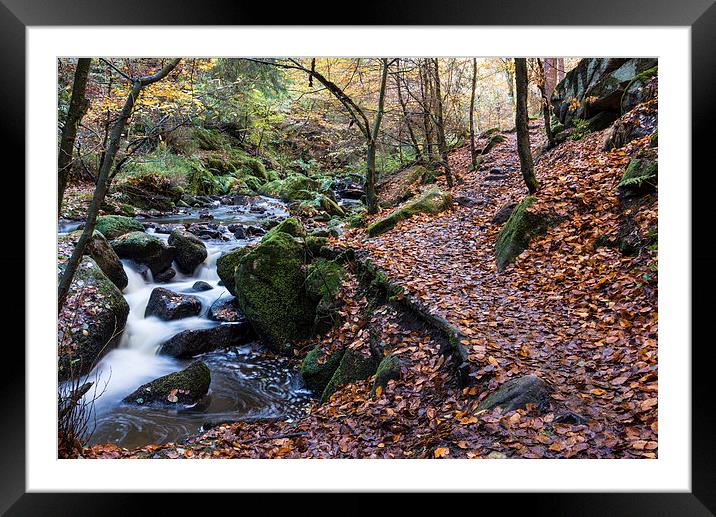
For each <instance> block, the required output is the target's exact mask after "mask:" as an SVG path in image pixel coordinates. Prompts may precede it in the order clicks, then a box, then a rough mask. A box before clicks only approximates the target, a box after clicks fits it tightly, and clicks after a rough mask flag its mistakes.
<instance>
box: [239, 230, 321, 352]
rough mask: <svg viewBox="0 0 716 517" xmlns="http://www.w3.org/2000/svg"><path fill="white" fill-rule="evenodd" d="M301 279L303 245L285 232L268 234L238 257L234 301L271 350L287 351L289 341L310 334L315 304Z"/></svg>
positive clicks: (303, 273)
mask: <svg viewBox="0 0 716 517" xmlns="http://www.w3.org/2000/svg"><path fill="white" fill-rule="evenodd" d="M305 281H306V274H305V272H304V250H303V245H302V244H301V243H299V242H298V241H296V239H294V238H293V237H292V236H291V235H289V234H287V233H283V232H276V233H273V234H271V235H268V236H267V237H266V238H265V239H264V240H262V241H261V243H260V244H259V245H258V246H257V247H255V248H253V249H252V250H250V251H249V252H248V253H246V254H245V255H244V256H243V257H241V259H240V260H239V263H238V266H237V267H236V274H235V276H234V289H235V291H236V301H237V303H238V305H239V308H240V309H241V311H242V312H243V313H244V314H245V315H246V318H247V319H248V320H249V321H250V322H251V324H252V325H253V327H254V329H255V330H256V332H257V333H258V335H259V336H260V337H261V338H263V340H264V342H265V343H266V345H267V346H268V347H269V348H271V349H272V350H274V351H279V352H290V350H291V346H290V342H291V341H293V340H295V339H303V338H307V337H309V335H310V334H311V330H312V328H313V322H314V318H315V313H316V303H315V301H313V300H311V299H309V297H308V296H307V293H306V287H305Z"/></svg>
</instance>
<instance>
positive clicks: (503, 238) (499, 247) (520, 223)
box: [495, 196, 558, 271]
mask: <svg viewBox="0 0 716 517" xmlns="http://www.w3.org/2000/svg"><path fill="white" fill-rule="evenodd" d="M533 204H534V197H533V196H527V197H526V198H525V199H524V200H522V202H520V204H518V205H517V206H516V207H515V209H514V210H513V211H512V215H510V218H509V219H508V220H507V222H506V223H505V224H504V226H503V227H502V229H501V230H500V233H499V234H498V236H497V241H496V242H495V257H496V260H497V269H498V271H502V270H504V269H505V267H506V266H507V264H509V263H510V262H512V261H513V260H514V259H515V258H516V257H517V256H518V255H519V254H520V253H522V252H523V251H524V250H526V249H527V246H529V243H530V241H531V240H532V239H533V238H534V237H537V236H538V235H543V234H545V233H547V230H548V229H549V228H550V227H552V226H554V225H555V224H556V223H557V222H558V219H557V218H556V217H553V216H551V215H549V214H543V213H540V212H535V211H531V210H529V208H530V207H531V206H532V205H533Z"/></svg>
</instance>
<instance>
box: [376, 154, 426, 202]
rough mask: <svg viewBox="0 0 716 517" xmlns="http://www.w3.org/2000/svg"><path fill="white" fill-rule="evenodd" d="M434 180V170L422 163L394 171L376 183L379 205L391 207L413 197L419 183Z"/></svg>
mask: <svg viewBox="0 0 716 517" xmlns="http://www.w3.org/2000/svg"><path fill="white" fill-rule="evenodd" d="M434 180H435V171H433V170H431V169H428V168H427V167H425V166H424V165H413V166H412V167H408V168H406V169H403V170H400V171H396V172H394V173H392V174H391V175H390V176H388V177H386V178H385V179H383V180H382V181H381V182H380V183H379V184H378V188H377V190H378V192H380V193H381V194H382V196H381V199H380V206H381V207H383V208H392V207H394V206H396V205H398V204H400V203H402V202H403V201H406V200H407V199H410V198H411V197H413V196H414V195H415V194H416V192H417V188H418V186H419V185H420V184H421V183H429V182H431V181H434Z"/></svg>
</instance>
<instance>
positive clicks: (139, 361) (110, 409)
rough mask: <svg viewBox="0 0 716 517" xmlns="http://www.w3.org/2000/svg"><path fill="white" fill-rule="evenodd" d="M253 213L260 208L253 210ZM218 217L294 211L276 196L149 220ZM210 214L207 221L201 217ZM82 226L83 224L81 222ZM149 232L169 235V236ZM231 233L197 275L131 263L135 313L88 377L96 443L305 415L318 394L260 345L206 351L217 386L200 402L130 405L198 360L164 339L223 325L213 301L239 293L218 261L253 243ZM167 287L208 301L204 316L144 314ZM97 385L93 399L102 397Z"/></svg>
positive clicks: (255, 219)
mask: <svg viewBox="0 0 716 517" xmlns="http://www.w3.org/2000/svg"><path fill="white" fill-rule="evenodd" d="M252 210H253V211H252ZM207 214H210V215H211V216H213V219H212V220H211V222H213V223H219V224H220V225H223V226H225V225H228V224H233V223H240V224H245V225H252V224H254V225H255V224H259V223H261V222H262V221H263V220H265V219H266V218H267V217H273V218H283V217H285V216H286V215H287V214H288V212H287V211H286V210H285V208H284V207H283V205H282V204H280V202H278V201H276V200H273V199H271V200H269V199H268V198H258V199H257V200H256V201H255V202H254V203H252V204H250V205H248V206H247V205H244V206H234V205H219V206H215V207H212V208H210V209H208V210H207V209H203V210H201V213H200V212H199V211H191V212H188V213H180V214H171V215H164V216H159V217H156V218H151V219H150V218H147V219H142V222H143V223H156V224H160V225H162V224H180V225H181V224H192V223H206V222H207V220H206V217H207ZM200 215H203V218H200ZM75 226H76V225H75ZM73 229H75V228H73V225H72V224H63V225H61V226H60V233H63V232H67V231H71V230H73ZM147 232H148V233H152V234H153V235H156V236H157V237H160V238H162V239H164V240H166V239H167V238H168V237H169V235H168V234H163V233H155V232H154V229H152V228H149V229H148V230H147ZM223 237H224V238H226V239H228V240H221V239H210V240H206V241H204V242H205V244H206V248H207V252H208V257H207V259H206V260H205V262H204V263H203V264H201V265H199V266H198V267H197V268H196V270H195V271H194V272H193V274H192V275H183V274H182V273H180V272H177V274H176V276H175V277H174V278H172V279H171V280H170V281H169V282H164V283H156V282H154V280H153V279H152V275H151V272H150V271H148V270H147V271H144V272H143V273H142V272H141V270H140V268H139V267H138V266H137V264H135V263H133V262H132V261H129V260H123V261H122V264H123V266H124V270H125V272H126V273H127V277H128V279H129V284H128V285H127V287H126V288H125V289H124V290H123V292H122V294H123V295H124V297H125V299H126V300H127V303H128V304H129V307H130V311H129V317H128V318H127V324H126V326H125V329H124V333H123V335H122V338H121V342H120V345H119V347H118V348H116V349H114V350H112V351H110V352H109V353H108V354H107V355H106V356H104V357H103V358H102V360H101V361H100V362H99V363H98V365H97V366H96V367H95V369H94V370H93V371H92V372H91V373H90V374H89V375H88V379H89V380H90V381H95V380H96V383H95V384H96V386H97V394H100V393H101V396H99V398H98V399H97V400H96V402H95V417H96V424H97V425H96V429H95V431H94V433H93V434H92V436H91V439H90V443H92V444H94V443H114V444H116V445H118V446H121V447H127V448H131V447H140V446H144V445H147V444H150V443H157V444H161V443H167V442H177V441H180V440H181V439H182V438H184V437H186V436H188V435H191V434H195V433H196V432H198V431H200V430H201V428H202V426H203V425H204V424H205V423H206V422H207V421H211V422H216V421H222V420H226V421H229V420H238V419H259V418H286V419H290V418H292V417H295V416H297V415H298V414H300V412H301V411H302V409H303V407H304V406H305V404H306V403H307V402H308V401H309V399H310V396H311V392H310V391H308V390H306V389H304V388H303V383H302V380H301V377H300V375H299V373H298V371H297V370H295V369H294V368H291V367H290V366H289V365H288V360H287V359H284V358H281V357H276V356H273V355H266V354H264V353H263V352H262V348H261V344H260V343H258V342H253V343H248V344H246V345H242V346H238V347H232V348H229V349H225V350H216V351H213V352H209V353H206V354H204V355H202V356H201V359H202V360H203V361H204V362H205V363H206V364H207V365H208V366H209V369H210V370H211V386H210V389H209V393H208V394H207V396H206V397H205V398H204V399H203V400H201V401H200V402H198V403H197V404H195V405H194V406H192V407H189V408H184V409H179V410H176V409H169V408H167V407H157V406H154V407H151V406H142V405H137V404H128V403H124V402H122V399H123V398H124V397H126V396H127V395H128V394H129V393H131V392H132V391H134V390H135V389H136V388H137V387H138V386H140V385H142V384H144V383H146V382H149V381H151V380H153V379H155V378H157V377H160V376H163V375H167V374H169V373H172V372H175V371H179V370H181V369H183V368H186V367H187V366H188V365H189V364H191V363H192V362H194V359H187V360H182V359H175V358H172V357H169V356H163V355H158V354H157V352H158V350H159V348H160V346H161V344H162V343H164V342H165V341H166V340H168V339H169V338H171V337H172V336H174V335H175V334H178V333H179V332H182V331H184V330H195V329H205V328H210V327H213V326H217V325H221V323H219V322H216V321H212V320H210V319H209V318H208V317H207V313H208V311H209V308H210V306H211V305H212V304H213V303H214V302H216V301H217V300H220V299H224V298H231V295H230V294H229V293H228V292H227V290H226V289H225V288H224V287H223V286H221V285H219V282H220V280H219V276H218V274H217V271H216V260H217V258H218V257H219V256H221V254H222V253H223V252H224V251H227V250H230V249H234V248H237V247H240V246H242V245H246V244H248V243H250V242H252V240H255V239H257V238H253V239H251V238H249V239H236V238H235V237H234V236H233V235H232V234H231V233H229V232H225V234H224V235H223ZM197 281H203V282H206V283H208V284H209V285H210V286H211V287H212V289H209V290H206V291H201V292H197V291H195V290H194V289H193V288H192V286H193V285H194V283H195V282H197ZM156 287H164V288H166V289H170V290H172V291H175V292H177V293H185V294H191V295H192V296H195V297H197V298H199V299H200V300H201V304H202V310H201V313H200V314H199V315H198V316H194V317H189V318H183V319H179V320H173V321H162V320H160V319H159V318H157V317H154V316H151V317H147V318H145V317H144V311H145V308H146V306H147V302H148V300H149V296H150V294H151V292H152V290H153V289H154V288H156ZM94 393H95V392H94V389H93V390H91V391H90V392H89V393H88V395H87V397H90V396H92V395H93V394H94Z"/></svg>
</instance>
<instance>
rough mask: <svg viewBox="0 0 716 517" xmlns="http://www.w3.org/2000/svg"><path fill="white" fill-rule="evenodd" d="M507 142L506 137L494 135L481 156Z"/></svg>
mask: <svg viewBox="0 0 716 517" xmlns="http://www.w3.org/2000/svg"><path fill="white" fill-rule="evenodd" d="M505 141H507V137H506V136H504V135H501V134H499V133H494V134H492V136H490V137H489V139H488V141H487V144H485V147H484V149H483V150H482V153H481V154H487V153H489V152H490V151H492V150H493V149H494V148H495V146H497V144H501V143H502V142H505Z"/></svg>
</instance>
